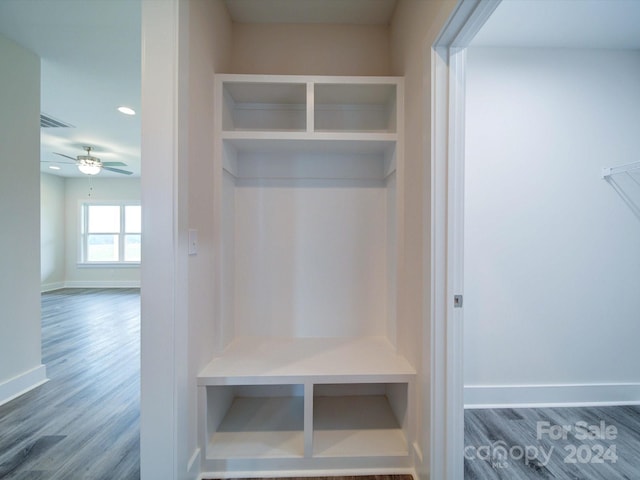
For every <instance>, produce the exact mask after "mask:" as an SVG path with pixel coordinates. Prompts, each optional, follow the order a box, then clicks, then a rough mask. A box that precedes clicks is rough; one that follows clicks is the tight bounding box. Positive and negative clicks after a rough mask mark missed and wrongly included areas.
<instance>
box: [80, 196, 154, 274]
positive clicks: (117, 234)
mask: <svg viewBox="0 0 640 480" xmlns="http://www.w3.org/2000/svg"><path fill="white" fill-rule="evenodd" d="M82 220H83V221H82V229H81V232H82V263H108V264H112V263H125V264H126V263H133V264H136V263H140V237H141V226H142V221H141V220H142V219H141V210H140V205H113V204H112V205H94V204H86V203H85V204H84V205H82Z"/></svg>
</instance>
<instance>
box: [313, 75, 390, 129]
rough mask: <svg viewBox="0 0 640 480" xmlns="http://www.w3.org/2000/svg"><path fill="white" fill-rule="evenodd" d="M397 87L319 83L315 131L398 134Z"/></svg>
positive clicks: (316, 96) (316, 90) (316, 93)
mask: <svg viewBox="0 0 640 480" xmlns="http://www.w3.org/2000/svg"><path fill="white" fill-rule="evenodd" d="M396 88H397V85H396V84H395V83H381V84H369V83H365V84H337V83H327V84H323V83H316V84H315V89H314V125H315V131H317V132H377V133H395V132H396V130H397V126H396V117H397V111H396V104H397V102H396V96H397V92H396Z"/></svg>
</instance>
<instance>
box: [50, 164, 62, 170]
mask: <svg viewBox="0 0 640 480" xmlns="http://www.w3.org/2000/svg"><path fill="white" fill-rule="evenodd" d="M49 168H50V169H51V170H60V167H59V166H57V165H49Z"/></svg>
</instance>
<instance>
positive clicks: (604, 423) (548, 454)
mask: <svg viewBox="0 0 640 480" xmlns="http://www.w3.org/2000/svg"><path fill="white" fill-rule="evenodd" d="M464 420H465V427H464V429H465V463H464V478H465V479H467V480H493V479H499V480H502V479H505V480H511V479H514V480H522V479H549V478H551V479H562V480H596V479H598V480H623V479H624V480H638V479H640V406H615V407H579V408H540V409H487V410H467V411H465V416H464Z"/></svg>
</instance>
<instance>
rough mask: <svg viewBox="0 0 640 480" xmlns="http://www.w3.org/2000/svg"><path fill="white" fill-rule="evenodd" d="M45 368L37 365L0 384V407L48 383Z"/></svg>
mask: <svg viewBox="0 0 640 480" xmlns="http://www.w3.org/2000/svg"><path fill="white" fill-rule="evenodd" d="M48 381H49V379H48V378H47V367H45V366H44V365H38V366H37V367H35V368H32V369H31V370H27V371H26V372H24V373H21V374H20V375H17V376H15V377H13V378H10V379H9V380H7V381H6V382H3V383H0V405H4V404H5V403H7V402H10V401H11V400H13V399H14V398H18V397H19V396H20V395H23V394H25V393H27V392H28V391H29V390H33V389H34V388H36V387H39V386H40V385H42V384H43V383H46V382H48Z"/></svg>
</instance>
